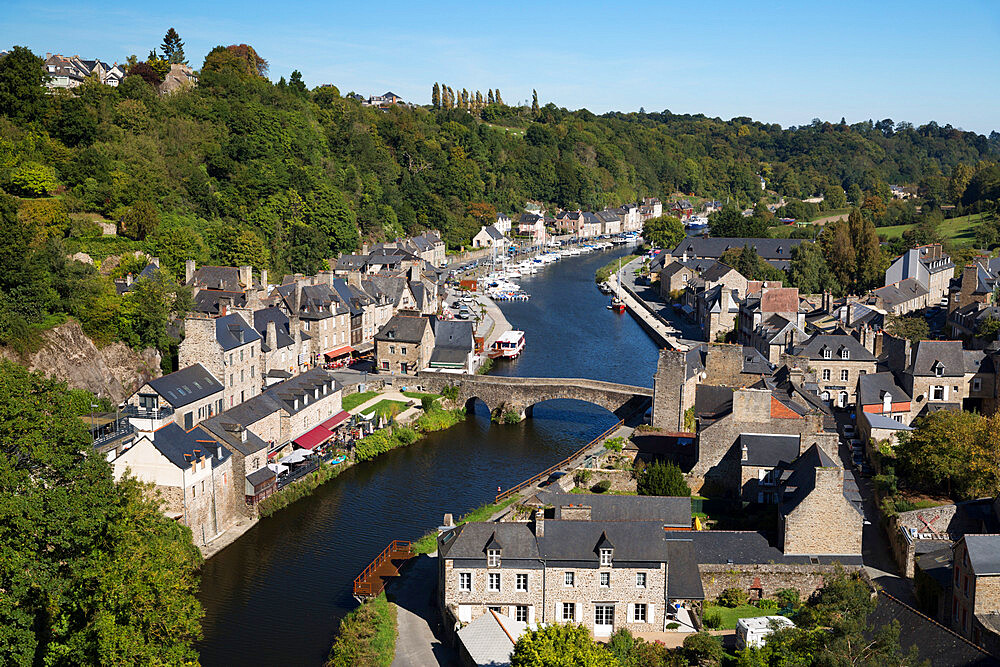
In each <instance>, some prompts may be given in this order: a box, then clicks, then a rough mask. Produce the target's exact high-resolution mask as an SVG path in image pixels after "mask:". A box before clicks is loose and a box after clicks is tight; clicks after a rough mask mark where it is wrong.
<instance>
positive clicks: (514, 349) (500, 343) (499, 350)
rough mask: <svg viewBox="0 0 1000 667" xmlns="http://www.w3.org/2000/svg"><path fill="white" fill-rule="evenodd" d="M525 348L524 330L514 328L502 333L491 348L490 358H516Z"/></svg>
mask: <svg viewBox="0 0 1000 667" xmlns="http://www.w3.org/2000/svg"><path fill="white" fill-rule="evenodd" d="M522 350H524V332H523V331H518V330H517V329H512V330H511V331H505V332H504V333H502V334H500V337H499V338H497V339H496V341H494V343H493V346H492V347H491V348H490V352H489V357H490V359H497V358H502V359H516V358H517V356H518V355H519V354H521V351H522Z"/></svg>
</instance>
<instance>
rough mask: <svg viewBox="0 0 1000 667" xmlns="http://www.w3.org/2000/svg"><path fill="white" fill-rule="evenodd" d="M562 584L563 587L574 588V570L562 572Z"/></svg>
mask: <svg viewBox="0 0 1000 667" xmlns="http://www.w3.org/2000/svg"><path fill="white" fill-rule="evenodd" d="M563 586H564V587H565V588H574V587H575V586H576V574H575V573H574V572H564V573H563Z"/></svg>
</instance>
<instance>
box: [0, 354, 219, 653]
mask: <svg viewBox="0 0 1000 667" xmlns="http://www.w3.org/2000/svg"><path fill="white" fill-rule="evenodd" d="M87 403H89V401H87ZM79 414H80V413H79V411H78V408H77V407H76V406H75V405H74V403H73V400H72V398H71V396H70V394H69V393H68V392H67V390H66V386H65V385H64V384H60V383H57V382H56V381H54V380H50V379H47V378H45V377H43V376H42V375H40V374H35V373H29V372H28V371H27V370H26V369H25V368H23V367H22V366H19V365H16V364H13V363H11V362H8V361H0V586H2V588H3V590H4V595H3V596H2V597H0V627H2V628H3V630H2V632H0V653H2V654H3V655H4V656H6V660H5V661H6V662H9V663H10V664H24V665H28V664H112V663H114V664H159V665H178V666H179V665H183V664H185V663H188V664H190V661H194V660H196V658H197V654H196V653H195V651H194V648H193V642H194V641H195V640H196V639H197V638H198V637H199V636H200V633H201V627H200V622H199V621H200V618H201V615H202V612H201V608H200V606H199V604H198V601H197V599H196V598H195V592H196V591H197V586H198V584H197V574H196V568H197V567H198V565H199V564H200V561H201V556H200V554H199V553H198V550H197V549H196V548H195V547H194V545H193V544H192V542H191V531H190V530H189V529H188V528H186V527H184V526H182V525H180V524H179V523H176V522H175V521H173V520H171V519H168V518H166V517H165V516H164V515H163V514H162V512H161V511H160V509H159V501H154V500H151V499H150V494H151V493H152V490H151V489H150V488H148V487H146V486H143V485H141V484H139V483H138V482H136V481H135V480H133V479H130V478H126V479H124V480H122V481H121V482H120V483H118V484H116V483H115V482H114V479H113V477H112V474H111V468H110V466H109V464H108V463H107V461H106V460H105V459H104V457H101V456H92V455H87V454H86V453H85V452H87V451H88V450H90V448H91V444H90V437H89V435H88V433H87V431H86V430H85V428H84V426H83V423H82V422H81V421H80V419H79V418H78V416H79Z"/></svg>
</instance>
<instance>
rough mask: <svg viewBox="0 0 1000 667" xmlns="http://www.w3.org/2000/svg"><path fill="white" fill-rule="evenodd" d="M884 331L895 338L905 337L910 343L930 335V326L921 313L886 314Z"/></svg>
mask: <svg viewBox="0 0 1000 667" xmlns="http://www.w3.org/2000/svg"><path fill="white" fill-rule="evenodd" d="M885 331H886V333H890V334H892V335H893V336H896V337H897V338H905V339H907V340H909V341H910V342H911V343H916V342H919V341H922V340H927V339H928V338H930V337H931V330H930V326H929V325H928V324H927V319H926V318H925V317H923V316H922V315H887V316H886V318H885Z"/></svg>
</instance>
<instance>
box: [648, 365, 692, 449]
mask: <svg viewBox="0 0 1000 667" xmlns="http://www.w3.org/2000/svg"><path fill="white" fill-rule="evenodd" d="M686 356H687V354H686V353H685V352H682V351H680V350H670V349H663V350H660V357H659V360H658V361H657V364H656V375H655V376H654V377H653V426H654V427H655V428H662V429H666V430H667V431H683V430H685V429H684V410H685V409H686V407H685V400H684V398H685V396H684V395H685V393H686V390H687V387H686V384H685V380H686V376H687V362H686ZM690 399H691V400H690V403H691V405H694V396H693V395H692V396H691V397H690Z"/></svg>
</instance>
